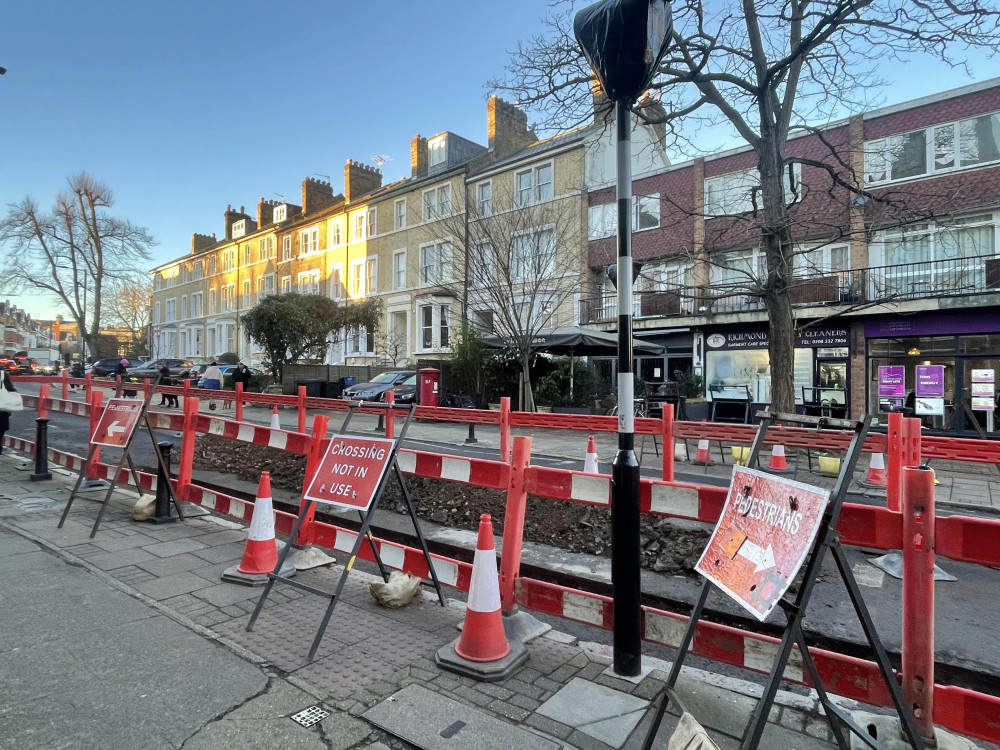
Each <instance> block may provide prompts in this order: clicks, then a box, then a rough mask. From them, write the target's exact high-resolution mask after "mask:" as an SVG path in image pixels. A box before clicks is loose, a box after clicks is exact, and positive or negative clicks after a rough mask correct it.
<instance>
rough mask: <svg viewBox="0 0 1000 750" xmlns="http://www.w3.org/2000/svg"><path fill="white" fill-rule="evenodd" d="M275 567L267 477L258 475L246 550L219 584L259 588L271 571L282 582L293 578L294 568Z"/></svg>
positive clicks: (290, 566)
mask: <svg viewBox="0 0 1000 750" xmlns="http://www.w3.org/2000/svg"><path fill="white" fill-rule="evenodd" d="M277 567H278V545H277V543H276V542H275V539H274V508H273V506H272V504H271V474H270V472H267V471H265V472H263V473H262V474H261V475H260V485H259V486H258V487H257V499H256V501H255V502H254V505H253V518H252V519H251V520H250V533H249V535H248V537H247V546H246V549H245V550H244V551H243V559H242V560H240V564H239V565H236V566H234V567H232V568H227V569H226V571H225V572H224V573H223V574H222V580H223V581H228V582H229V583H239V584H242V585H244V586H263V585H264V584H265V583H267V574H268V573H271V572H272V571H274V572H277V573H278V575H280V576H283V577H285V578H290V577H291V576H293V575H295V566H294V565H292V564H290V563H288V562H285V564H284V565H282V566H281V570H280V571H277V570H276V568H277Z"/></svg>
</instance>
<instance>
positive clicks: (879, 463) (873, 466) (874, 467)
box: [861, 453, 889, 487]
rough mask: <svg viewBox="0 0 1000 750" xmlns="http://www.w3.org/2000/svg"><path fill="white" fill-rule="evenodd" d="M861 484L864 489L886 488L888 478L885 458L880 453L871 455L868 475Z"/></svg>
mask: <svg viewBox="0 0 1000 750" xmlns="http://www.w3.org/2000/svg"><path fill="white" fill-rule="evenodd" d="M861 484H863V485H864V486H865V487H888V486H889V476H888V475H887V474H886V471H885V456H883V455H882V454H881V453H872V460H871V463H870V464H869V465H868V474H867V475H866V476H865V478H864V479H863V480H861Z"/></svg>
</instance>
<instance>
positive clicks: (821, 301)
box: [580, 255, 1000, 323]
mask: <svg viewBox="0 0 1000 750" xmlns="http://www.w3.org/2000/svg"><path fill="white" fill-rule="evenodd" d="M995 292H1000V257H996V256H992V255H981V256H975V257H971V258H950V259H946V260H933V261H923V262H919V263H900V264H897V265H892V266H875V267H872V268H857V269H853V270H850V271H838V272H832V273H829V274H826V275H822V274H820V275H813V276H809V277H804V278H800V279H797V280H796V282H795V284H794V285H793V287H792V288H791V290H790V294H791V296H792V304H794V305H800V306H808V305H858V304H870V303H873V302H892V301H897V300H899V301H902V300H914V299H930V298H936V297H959V296H971V295H977V294H988V293H995ZM633 300H634V302H633V310H632V314H633V315H634V316H635V317H637V318H669V317H711V316H713V315H720V314H726V313H739V312H753V311H759V310H763V309H764V303H763V300H762V299H761V298H760V296H758V295H755V294H753V293H752V290H751V289H750V288H749V287H748V285H746V284H712V285H711V286H710V287H695V286H685V287H673V288H671V289H669V290H665V291H650V292H636V293H635V294H634V295H633ZM617 318H618V297H617V295H604V296H601V297H595V298H591V299H583V300H580V322H581V323H604V322H614V321H616V320H617Z"/></svg>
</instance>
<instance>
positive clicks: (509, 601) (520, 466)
mask: <svg viewBox="0 0 1000 750" xmlns="http://www.w3.org/2000/svg"><path fill="white" fill-rule="evenodd" d="M530 463H531V438H530V437H522V436H518V437H516V438H514V453H513V456H512V457H511V466H510V483H509V484H508V485H507V508H506V509H505V511H504V518H503V549H502V550H501V553H500V608H501V610H502V611H503V613H504V614H505V615H507V614H510V613H511V612H513V611H514V610H515V609H516V604H515V603H514V582H515V581H516V580H517V576H518V575H519V573H520V570H521V543H522V537H523V535H524V513H525V507H526V505H527V502H528V491H527V489H526V488H525V486H524V472H525V470H526V469H527V468H528V464H530Z"/></svg>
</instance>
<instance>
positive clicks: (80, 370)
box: [69, 362, 87, 390]
mask: <svg viewBox="0 0 1000 750" xmlns="http://www.w3.org/2000/svg"><path fill="white" fill-rule="evenodd" d="M69 376H70V377H71V378H73V379H74V380H83V379H84V378H86V377H87V370H86V368H85V367H84V366H83V362H74V363H73V366H72V367H70V368H69ZM69 387H70V388H72V389H74V390H75V389H77V388H82V387H83V386H82V385H80V384H79V383H70V386H69Z"/></svg>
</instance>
